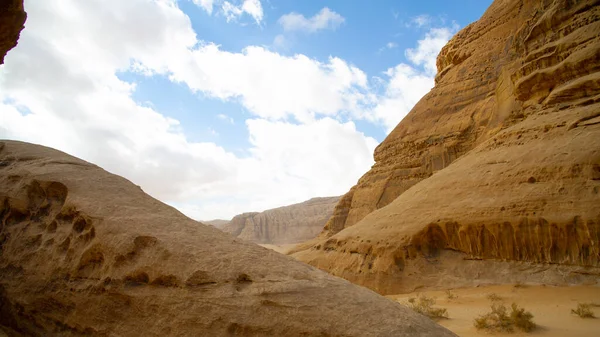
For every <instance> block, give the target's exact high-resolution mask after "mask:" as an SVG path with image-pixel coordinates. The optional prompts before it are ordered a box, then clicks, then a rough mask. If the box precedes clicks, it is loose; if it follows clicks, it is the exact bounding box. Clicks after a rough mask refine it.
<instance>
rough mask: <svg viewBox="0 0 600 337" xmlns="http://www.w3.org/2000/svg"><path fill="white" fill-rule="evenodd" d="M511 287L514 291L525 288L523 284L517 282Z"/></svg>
mask: <svg viewBox="0 0 600 337" xmlns="http://www.w3.org/2000/svg"><path fill="white" fill-rule="evenodd" d="M513 287H514V288H515V289H518V288H526V287H527V286H526V285H525V284H524V283H523V282H521V281H517V283H515V285H514V286H513Z"/></svg>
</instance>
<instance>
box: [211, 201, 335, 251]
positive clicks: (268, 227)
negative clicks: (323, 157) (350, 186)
mask: <svg viewBox="0 0 600 337" xmlns="http://www.w3.org/2000/svg"><path fill="white" fill-rule="evenodd" d="M339 199H340V198H339V197H327V198H313V199H310V200H307V201H305V202H301V203H298V204H294V205H289V206H284V207H279V208H274V209H270V210H266V211H264V212H260V213H259V212H250V213H243V214H240V215H236V216H235V217H234V218H233V219H231V221H230V222H229V223H228V224H226V225H223V226H221V229H222V230H223V231H225V232H227V233H229V234H232V235H233V236H236V237H238V238H240V239H244V240H247V241H251V242H255V243H260V244H288V243H298V242H303V241H306V240H310V239H313V238H314V237H316V236H317V235H318V234H319V233H320V232H321V231H322V230H323V226H324V225H325V223H326V222H327V220H328V219H329V218H330V217H331V214H332V213H333V208H334V207H335V205H336V204H337V202H338V200H339Z"/></svg>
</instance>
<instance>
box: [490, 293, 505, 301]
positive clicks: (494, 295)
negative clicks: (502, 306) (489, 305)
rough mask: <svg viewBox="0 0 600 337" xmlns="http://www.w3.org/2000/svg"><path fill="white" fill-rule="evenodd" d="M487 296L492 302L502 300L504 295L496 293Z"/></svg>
mask: <svg viewBox="0 0 600 337" xmlns="http://www.w3.org/2000/svg"><path fill="white" fill-rule="evenodd" d="M487 298H488V300H490V301H492V302H498V301H502V297H500V295H498V294H496V293H491V294H488V295H487Z"/></svg>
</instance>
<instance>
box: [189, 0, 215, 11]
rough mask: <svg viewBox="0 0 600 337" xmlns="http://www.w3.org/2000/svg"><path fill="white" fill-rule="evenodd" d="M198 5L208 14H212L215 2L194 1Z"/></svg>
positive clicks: (208, 0) (206, 0) (207, 0)
mask: <svg viewBox="0 0 600 337" xmlns="http://www.w3.org/2000/svg"><path fill="white" fill-rule="evenodd" d="M192 1H193V2H194V3H195V4H196V5H198V6H200V7H201V8H203V9H204V10H205V11H206V12H207V13H208V14H212V11H213V2H214V1H213V0H192Z"/></svg>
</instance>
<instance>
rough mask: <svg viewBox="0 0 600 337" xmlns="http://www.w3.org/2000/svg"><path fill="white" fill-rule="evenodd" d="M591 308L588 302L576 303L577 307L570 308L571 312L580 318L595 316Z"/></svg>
mask: <svg viewBox="0 0 600 337" xmlns="http://www.w3.org/2000/svg"><path fill="white" fill-rule="evenodd" d="M591 308H592V305H591V304H590V303H577V309H571V313H572V314H575V315H577V316H579V317H581V318H594V317H596V316H595V315H594V312H593V311H592V309H591Z"/></svg>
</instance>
